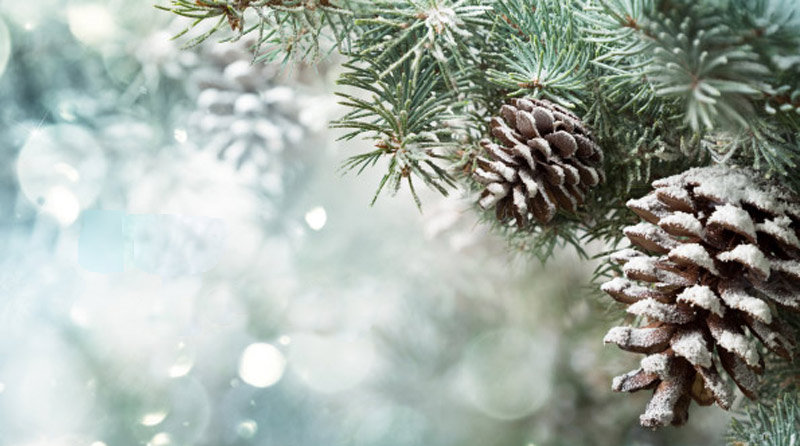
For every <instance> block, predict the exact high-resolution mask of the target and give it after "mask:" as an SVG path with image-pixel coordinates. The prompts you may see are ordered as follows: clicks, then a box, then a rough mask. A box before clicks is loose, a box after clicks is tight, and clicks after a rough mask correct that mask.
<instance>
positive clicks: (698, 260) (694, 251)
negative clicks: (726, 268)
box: [668, 243, 719, 274]
mask: <svg viewBox="0 0 800 446" xmlns="http://www.w3.org/2000/svg"><path fill="white" fill-rule="evenodd" d="M668 256H669V258H670V260H672V261H678V260H684V261H688V262H690V263H692V264H694V265H697V266H701V267H703V268H705V269H707V270H709V271H711V272H712V273H714V274H719V271H718V270H717V267H716V266H714V260H713V259H711V256H710V255H709V254H708V251H706V249H705V248H704V247H703V246H702V245H700V244H698V243H683V244H680V245H678V246H677V247H675V248H672V250H671V251H670V252H669V254H668Z"/></svg>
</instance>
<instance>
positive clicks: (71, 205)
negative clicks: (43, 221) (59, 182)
mask: <svg viewBox="0 0 800 446" xmlns="http://www.w3.org/2000/svg"><path fill="white" fill-rule="evenodd" d="M42 211H44V212H45V213H47V214H50V215H52V216H53V217H55V219H56V220H58V222H59V223H60V224H61V226H69V225H71V224H72V223H75V220H77V219H78V215H79V214H80V212H81V204H80V203H79V202H78V198H77V197H75V194H73V193H72V192H71V191H70V190H69V189H67V188H66V187H63V186H56V187H54V188H52V189H50V192H48V193H47V198H45V201H44V204H43V206H42Z"/></svg>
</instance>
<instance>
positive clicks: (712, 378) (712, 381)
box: [698, 368, 733, 410]
mask: <svg viewBox="0 0 800 446" xmlns="http://www.w3.org/2000/svg"><path fill="white" fill-rule="evenodd" d="M698 372H699V373H700V375H701V376H702V377H703V381H704V382H705V386H706V388H707V389H709V390H711V393H712V394H713V395H714V398H715V399H716V400H717V404H719V406H720V407H722V408H723V409H725V410H728V409H730V407H731V403H732V402H733V393H732V392H731V389H730V388H729V387H728V386H726V385H725V383H724V382H723V381H722V379H721V378H720V376H719V375H718V374H717V373H716V371H712V370H706V369H703V368H701V369H699V370H698Z"/></svg>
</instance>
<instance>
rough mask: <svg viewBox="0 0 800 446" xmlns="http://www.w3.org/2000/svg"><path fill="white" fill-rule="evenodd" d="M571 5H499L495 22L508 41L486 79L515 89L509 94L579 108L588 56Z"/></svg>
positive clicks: (545, 2)
mask: <svg viewBox="0 0 800 446" xmlns="http://www.w3.org/2000/svg"><path fill="white" fill-rule="evenodd" d="M572 6H573V5H572V4H571V3H569V2H566V3H565V2H553V1H543V2H540V3H539V4H538V5H537V6H535V7H531V6H530V5H529V4H528V2H526V1H520V0H515V1H508V2H500V3H498V5H497V6H496V8H495V13H496V14H497V15H499V17H500V20H498V23H499V24H500V26H501V27H503V28H505V34H508V35H511V36H512V38H511V39H510V41H509V42H510V43H509V44H508V47H507V49H506V50H505V51H503V52H502V54H501V55H500V59H501V60H502V64H501V66H500V67H498V68H499V69H498V68H492V69H490V70H488V74H489V76H490V79H491V80H492V81H493V82H495V83H497V84H498V85H500V86H502V87H505V88H508V89H514V91H512V93H511V94H512V95H519V94H523V93H526V92H528V93H529V92H530V91H533V92H534V93H535V94H539V93H540V94H541V95H542V96H544V97H546V98H548V99H551V100H553V101H555V102H559V103H561V104H562V105H565V106H567V107H574V106H575V104H580V103H581V102H582V101H581V99H580V98H579V93H580V92H581V91H583V89H584V87H585V85H586V81H587V75H588V73H587V72H586V70H587V67H588V62H589V60H590V58H591V55H590V54H589V51H588V50H589V47H588V46H587V45H586V44H585V43H584V42H581V40H580V35H579V34H578V33H579V30H578V29H577V27H576V25H575V22H574V20H573V14H572V12H571V9H570V8H571V7H572ZM530 9H533V11H530ZM507 41H508V40H507Z"/></svg>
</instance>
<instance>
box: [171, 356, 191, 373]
mask: <svg viewBox="0 0 800 446" xmlns="http://www.w3.org/2000/svg"><path fill="white" fill-rule="evenodd" d="M192 367H194V360H193V359H192V358H191V357H190V356H189V355H181V356H179V357H178V359H177V360H175V364H173V365H172V367H170V368H169V376H170V378H180V377H181V376H186V375H188V374H189V372H190V371H192Z"/></svg>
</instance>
